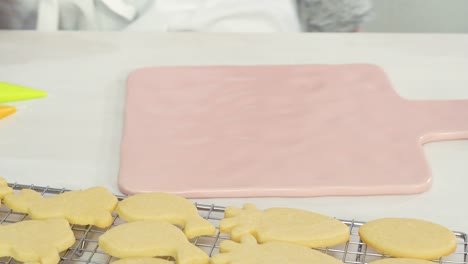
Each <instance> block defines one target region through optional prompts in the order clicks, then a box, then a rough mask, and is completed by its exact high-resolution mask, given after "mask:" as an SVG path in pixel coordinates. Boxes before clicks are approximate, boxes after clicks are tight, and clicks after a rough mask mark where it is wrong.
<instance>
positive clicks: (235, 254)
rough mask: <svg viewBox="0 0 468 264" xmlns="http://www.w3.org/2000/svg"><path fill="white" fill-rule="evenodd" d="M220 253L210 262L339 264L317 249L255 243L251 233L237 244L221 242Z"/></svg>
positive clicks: (279, 243)
mask: <svg viewBox="0 0 468 264" xmlns="http://www.w3.org/2000/svg"><path fill="white" fill-rule="evenodd" d="M220 252H221V253H220V254H218V255H215V256H213V258H212V259H211V263H212V264H314V263H315V264H340V263H343V262H341V261H340V260H338V259H336V258H334V257H332V256H329V255H326V254H324V253H321V252H319V251H316V250H313V249H310V248H307V247H304V246H299V245H294V244H290V243H285V242H267V243H265V244H261V245H259V244H257V241H255V238H254V237H253V236H251V235H245V236H243V237H242V239H241V243H240V244H238V243H236V242H233V241H229V240H225V241H223V242H221V245H220Z"/></svg>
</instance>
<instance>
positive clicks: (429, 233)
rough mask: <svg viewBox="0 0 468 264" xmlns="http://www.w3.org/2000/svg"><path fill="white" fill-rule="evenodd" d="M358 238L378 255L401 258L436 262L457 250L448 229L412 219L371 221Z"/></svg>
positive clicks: (364, 226) (455, 241) (453, 235)
mask: <svg viewBox="0 0 468 264" xmlns="http://www.w3.org/2000/svg"><path fill="white" fill-rule="evenodd" d="M359 236H360V237H361V239H362V241H364V242H365V243H366V244H367V245H369V246H370V247H372V248H374V249H376V250H377V251H379V252H381V253H383V254H385V255H389V256H392V257H398V258H415V259H425V260H434V259H439V258H440V257H443V256H447V255H450V254H452V253H453V252H454V251H455V250H456V248H457V238H456V237H455V234H453V232H452V231H450V230H449V229H447V228H445V227H443V226H441V225H438V224H435V223H432V222H428V221H424V220H419V219H411V218H382V219H377V220H374V221H370V222H368V223H366V224H364V225H362V226H361V227H360V228H359Z"/></svg>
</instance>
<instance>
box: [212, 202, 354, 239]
mask: <svg viewBox="0 0 468 264" xmlns="http://www.w3.org/2000/svg"><path fill="white" fill-rule="evenodd" d="M224 217H225V219H223V220H221V222H220V225H219V228H220V231H221V232H222V233H229V234H231V239H232V240H234V241H236V242H238V241H240V239H241V237H243V236H244V235H246V234H251V235H253V236H254V237H255V238H256V240H257V241H258V242H259V243H265V242H268V241H283V242H289V243H294V244H298V245H303V246H306V247H311V248H318V247H329V246H334V245H338V244H341V243H344V242H346V241H348V240H349V228H348V226H347V225H345V224H343V223H342V222H340V221H338V220H336V219H334V218H331V217H328V216H325V215H321V214H317V213H313V212H309V211H305V210H299V209H292V208H270V209H266V210H264V211H262V210H259V209H258V208H257V207H256V206H255V205H252V204H246V205H244V208H242V209H241V208H237V207H228V208H226V211H225V214H224Z"/></svg>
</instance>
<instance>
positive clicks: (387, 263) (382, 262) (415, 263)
mask: <svg viewBox="0 0 468 264" xmlns="http://www.w3.org/2000/svg"><path fill="white" fill-rule="evenodd" d="M370 264H434V262H432V261H428V260H422V259H409V258H386V259H379V260H376V261H372V262H371V263H370Z"/></svg>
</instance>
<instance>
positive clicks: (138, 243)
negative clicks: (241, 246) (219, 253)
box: [99, 220, 210, 264]
mask: <svg viewBox="0 0 468 264" xmlns="http://www.w3.org/2000/svg"><path fill="white" fill-rule="evenodd" d="M99 246H100V247H101V249H102V250H103V251H104V252H106V253H107V254H109V255H111V256H114V257H117V258H134V257H160V256H171V257H173V258H174V259H175V260H176V263H177V264H208V263H209V262H210V258H209V257H208V255H207V254H206V253H205V252H203V251H202V250H201V249H200V248H198V247H196V246H195V245H193V244H191V243H190V242H189V241H188V239H187V237H186V236H185V235H184V233H183V232H182V231H181V230H180V229H179V228H177V227H176V226H174V225H172V224H169V223H164V222H160V221H157V220H144V221H137V222H131V223H125V224H121V225H118V226H116V227H114V228H111V229H110V230H109V231H107V232H106V233H104V234H103V235H101V236H100V237H99Z"/></svg>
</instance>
